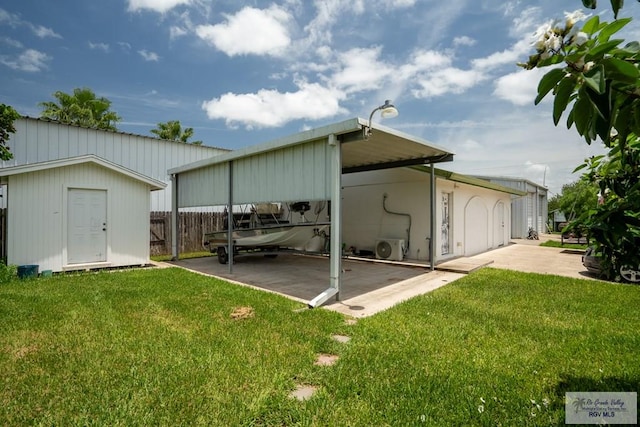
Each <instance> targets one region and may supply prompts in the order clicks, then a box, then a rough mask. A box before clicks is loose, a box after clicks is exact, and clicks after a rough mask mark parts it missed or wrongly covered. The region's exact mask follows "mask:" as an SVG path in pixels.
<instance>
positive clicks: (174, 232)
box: [171, 175, 180, 261]
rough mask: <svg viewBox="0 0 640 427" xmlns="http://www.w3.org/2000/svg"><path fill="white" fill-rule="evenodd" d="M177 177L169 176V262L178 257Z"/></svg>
mask: <svg viewBox="0 0 640 427" xmlns="http://www.w3.org/2000/svg"><path fill="white" fill-rule="evenodd" d="M179 223H180V222H179V221H178V175H171V260H172V261H177V260H178V257H179V256H180V253H179V250H180V249H179V248H180V245H179V244H178V236H179V235H180V233H178V226H179Z"/></svg>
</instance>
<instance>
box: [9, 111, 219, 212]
mask: <svg viewBox="0 0 640 427" xmlns="http://www.w3.org/2000/svg"><path fill="white" fill-rule="evenodd" d="M15 127H16V133H15V134H13V135H12V136H11V139H10V140H9V144H8V145H9V147H10V148H11V152H12V153H13V159H11V160H9V161H5V162H0V167H8V166H18V165H23V164H29V163H38V162H43V161H46V160H55V159H64V158H67V157H75V156H80V155H84V154H95V155H96V156H99V157H102V158H104V159H107V160H110V161H112V162H114V163H117V164H118V165H121V166H124V167H126V168H129V169H132V170H134V171H136V172H139V173H141V174H143V175H146V176H148V177H151V178H154V179H157V180H159V181H162V182H165V183H167V184H168V186H167V188H166V189H165V190H160V191H155V192H154V193H153V194H152V196H151V209H152V210H154V211H169V210H171V191H172V190H171V183H170V179H169V175H168V174H167V170H168V169H170V168H173V167H176V166H181V165H184V164H187V163H192V162H195V161H198V160H202V159H206V158H210V157H213V156H216V155H218V154H222V153H226V152H227V150H222V149H219V148H213V147H206V146H198V145H191V144H183V143H178V142H172V141H164V140H159V139H155V138H151V137H145V136H139V135H130V134H125V133H117V132H106V131H101V130H95V129H85V128H80V127H77V126H69V125H63V124H59V123H53V122H47V121H44V120H37V119H31V118H21V119H18V120H17V121H16V122H15Z"/></svg>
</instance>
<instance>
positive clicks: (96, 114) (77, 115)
mask: <svg viewBox="0 0 640 427" xmlns="http://www.w3.org/2000/svg"><path fill="white" fill-rule="evenodd" d="M53 97H54V98H56V99H57V100H58V103H55V102H41V103H40V106H41V107H42V117H44V118H47V119H51V120H56V121H59V122H60V123H67V124H72V125H76V126H82V127H87V128H94V129H104V130H113V131H115V130H118V129H117V128H116V125H115V124H116V123H117V122H119V121H120V117H119V116H118V115H117V114H116V113H115V112H113V111H110V110H109V108H110V107H111V101H109V100H108V99H107V98H104V97H101V98H96V94H95V93H94V92H93V91H92V90H91V89H89V88H76V89H74V90H73V94H68V93H64V92H62V91H57V92H56V93H54V94H53Z"/></svg>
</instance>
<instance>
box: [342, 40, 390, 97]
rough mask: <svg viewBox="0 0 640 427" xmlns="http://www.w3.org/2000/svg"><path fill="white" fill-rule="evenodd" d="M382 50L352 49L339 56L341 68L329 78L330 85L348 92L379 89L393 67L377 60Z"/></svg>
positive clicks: (376, 48) (378, 48) (375, 48)
mask: <svg viewBox="0 0 640 427" xmlns="http://www.w3.org/2000/svg"><path fill="white" fill-rule="evenodd" d="M381 50H382V48H380V47H374V48H369V49H352V50H349V51H347V52H344V53H342V54H340V56H339V60H340V62H341V63H342V65H343V68H342V69H341V70H340V71H338V72H336V73H335V74H334V75H333V76H332V77H331V83H332V84H333V85H335V86H336V87H339V88H341V89H343V90H345V91H346V92H347V93H349V92H361V91H364V90H371V89H376V88H378V87H380V85H381V83H382V82H383V81H384V79H385V78H386V77H388V76H389V75H390V74H391V72H392V71H393V67H391V66H390V65H387V64H385V63H382V62H380V61H379V60H378V58H379V56H380V52H381Z"/></svg>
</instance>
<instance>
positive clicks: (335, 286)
mask: <svg viewBox="0 0 640 427" xmlns="http://www.w3.org/2000/svg"><path fill="white" fill-rule="evenodd" d="M328 143H329V147H330V149H331V150H332V154H333V155H332V156H331V190H330V191H331V245H330V257H329V264H330V270H329V276H330V277H329V288H328V289H327V290H326V291H324V292H323V293H321V294H320V295H318V296H317V297H315V298H314V299H312V300H311V301H309V308H314V307H318V306H321V305H322V304H324V303H325V302H326V301H328V300H329V298H331V297H332V296H334V295H335V296H336V300H337V301H339V300H340V279H341V275H342V264H341V263H342V243H341V242H342V200H341V195H342V153H341V147H340V142H339V141H337V140H336V136H335V135H334V134H331V135H329V139H328Z"/></svg>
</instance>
